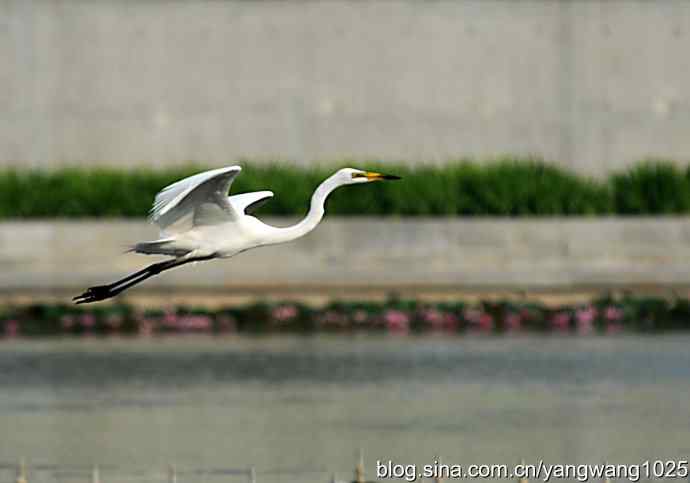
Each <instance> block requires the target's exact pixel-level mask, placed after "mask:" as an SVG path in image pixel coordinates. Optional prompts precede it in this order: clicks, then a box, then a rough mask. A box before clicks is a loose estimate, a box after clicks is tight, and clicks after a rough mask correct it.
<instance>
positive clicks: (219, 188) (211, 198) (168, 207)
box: [149, 166, 242, 233]
mask: <svg viewBox="0 0 690 483" xmlns="http://www.w3.org/2000/svg"><path fill="white" fill-rule="evenodd" d="M240 171H242V168H241V167H240V166H228V167H226V168H219V169H213V170H211V171H205V172H203V173H199V174H195V175H194V176H190V177H188V178H185V179H182V180H180V181H177V182H176V183H173V184H171V185H170V186H167V187H165V188H163V189H162V190H161V192H160V193H158V194H157V195H156V199H155V201H154V203H153V208H151V212H150V216H149V219H150V221H151V222H152V223H155V224H156V225H158V226H159V227H160V229H161V230H162V231H166V232H173V233H174V232H175V231H177V230H175V229H174V228H173V225H178V224H179V222H181V221H183V220H185V219H187V218H191V220H192V223H193V225H207V224H216V223H223V222H229V221H235V220H237V218H238V217H240V216H241V215H242V212H241V211H238V210H237V209H235V207H234V206H233V205H232V204H231V203H230V202H229V201H228V191H229V189H230V185H231V184H232V182H233V180H234V179H235V177H236V176H237V175H238V174H239V172H240Z"/></svg>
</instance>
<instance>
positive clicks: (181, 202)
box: [134, 166, 376, 259]
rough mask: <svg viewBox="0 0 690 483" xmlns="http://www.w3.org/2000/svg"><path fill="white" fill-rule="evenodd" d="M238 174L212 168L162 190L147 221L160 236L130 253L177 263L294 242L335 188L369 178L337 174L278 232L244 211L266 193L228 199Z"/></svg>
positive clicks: (359, 174) (236, 169) (318, 217)
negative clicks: (295, 219) (304, 212)
mask: <svg viewBox="0 0 690 483" xmlns="http://www.w3.org/2000/svg"><path fill="white" fill-rule="evenodd" d="M240 171H241V168H240V167H239V166H228V167H226V168H220V169H214V170H211V171H206V172H204V173H199V174H196V175H194V176H190V177H189V178H185V179H183V180H181V181H178V182H177V183H173V184H171V185H170V186H168V187H166V188H164V189H163V190H162V191H161V192H160V193H158V195H157V196H156V199H155V202H154V205H153V209H152V210H151V221H152V222H153V223H155V224H157V225H158V226H159V227H160V229H161V237H160V238H159V239H158V240H152V241H147V242H140V243H137V244H136V245H135V247H134V250H135V251H137V252H139V253H146V254H160V255H172V256H174V257H178V258H179V259H195V258H199V257H203V258H208V257H212V258H227V257H231V256H233V255H236V254H237V253H240V252H243V251H245V250H248V249H250V248H255V247H259V246H265V245H271V244H275V243H283V242H286V241H289V240H294V239H295V238H298V237H300V236H303V235H305V234H306V233H308V232H309V231H311V230H313V229H314V227H315V226H316V225H317V224H318V223H319V221H321V218H322V217H323V213H324V202H325V200H326V198H327V197H328V195H329V193H331V192H332V191H333V190H334V189H336V188H337V187H339V186H343V185H347V184H355V183H365V182H368V181H370V179H369V178H367V177H366V175H367V174H371V173H366V172H364V171H361V170H356V169H352V168H344V169H341V170H339V171H338V172H336V173H335V174H334V175H332V176H331V177H330V178H328V179H326V180H325V181H324V182H323V183H321V185H319V187H318V188H317V189H316V191H315V192H314V195H313V196H312V199H311V206H310V209H309V213H308V214H307V216H306V217H305V218H304V219H303V220H302V221H301V222H299V223H298V224H296V225H293V226H291V227H285V228H278V227H273V226H270V225H267V224H265V223H263V222H261V221H260V220H258V219H257V218H255V217H253V216H250V215H249V214H248V213H247V212H248V211H250V210H251V208H252V207H253V205H255V204H256V203H257V202H260V201H263V200H265V199H267V198H270V197H272V196H273V193H272V192H271V191H256V192H252V193H241V194H237V195H232V196H228V191H229V189H230V185H231V184H232V181H233V180H234V179H235V177H236V176H237V175H238V174H239V172H240ZM374 174H376V173H374Z"/></svg>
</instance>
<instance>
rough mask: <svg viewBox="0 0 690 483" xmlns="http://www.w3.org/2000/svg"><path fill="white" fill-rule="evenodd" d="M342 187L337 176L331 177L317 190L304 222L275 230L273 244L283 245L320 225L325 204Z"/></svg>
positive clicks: (312, 197)
mask: <svg viewBox="0 0 690 483" xmlns="http://www.w3.org/2000/svg"><path fill="white" fill-rule="evenodd" d="M339 186H342V184H341V183H340V182H339V180H338V178H337V177H336V176H331V177H330V178H328V179H326V180H325V181H324V182H323V183H321V184H320V185H319V187H318V188H316V191H314V194H313V195H312V196H311V205H310V207H309V213H307V216H305V217H304V219H303V220H302V221H300V222H299V223H297V224H296V225H292V226H288V227H286V228H275V230H276V231H275V232H274V233H273V236H272V240H271V242H272V243H282V242H286V241H290V240H294V239H295V238H299V237H301V236H304V235H306V234H307V233H309V232H310V231H312V230H313V229H314V228H316V225H318V224H319V222H320V221H321V219H322V218H323V215H324V203H325V202H326V198H328V195H329V194H331V193H332V192H333V190H335V189H336V188H337V187H339Z"/></svg>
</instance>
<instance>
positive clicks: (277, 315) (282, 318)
mask: <svg viewBox="0 0 690 483" xmlns="http://www.w3.org/2000/svg"><path fill="white" fill-rule="evenodd" d="M298 314H299V310H297V307H295V306H294V305H279V306H277V307H275V308H274V309H273V310H272V311H271V318H273V320H275V321H276V322H283V323H284V322H289V321H291V320H292V319H294V318H295V317H297V315H298Z"/></svg>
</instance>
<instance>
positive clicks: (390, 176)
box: [364, 171, 400, 181]
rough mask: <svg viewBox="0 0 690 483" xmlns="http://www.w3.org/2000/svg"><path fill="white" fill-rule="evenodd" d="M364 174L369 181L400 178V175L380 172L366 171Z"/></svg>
mask: <svg viewBox="0 0 690 483" xmlns="http://www.w3.org/2000/svg"><path fill="white" fill-rule="evenodd" d="M364 176H365V177H366V178H367V179H368V180H369V181H382V180H384V179H386V180H394V179H400V176H395V175H393V174H381V173H374V172H371V171H367V172H366V173H364Z"/></svg>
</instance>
